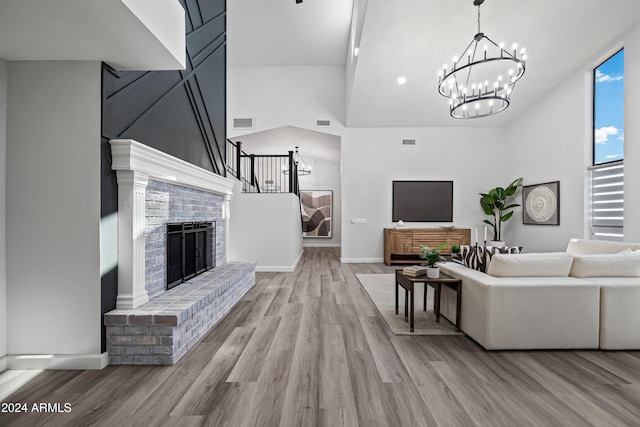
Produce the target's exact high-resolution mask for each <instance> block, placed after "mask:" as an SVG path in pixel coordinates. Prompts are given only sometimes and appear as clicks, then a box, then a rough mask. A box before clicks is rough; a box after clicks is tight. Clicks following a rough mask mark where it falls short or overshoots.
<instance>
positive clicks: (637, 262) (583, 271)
mask: <svg viewBox="0 0 640 427" xmlns="http://www.w3.org/2000/svg"><path fill="white" fill-rule="evenodd" d="M569 275H570V276H572V277H640V252H627V253H618V254H591V255H577V256H574V257H573V265H572V266H571V272H570V273H569Z"/></svg>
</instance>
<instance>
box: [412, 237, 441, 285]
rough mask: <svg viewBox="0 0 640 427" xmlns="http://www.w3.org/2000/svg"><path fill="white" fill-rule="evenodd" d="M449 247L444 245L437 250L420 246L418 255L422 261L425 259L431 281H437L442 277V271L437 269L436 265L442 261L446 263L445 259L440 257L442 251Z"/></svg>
mask: <svg viewBox="0 0 640 427" xmlns="http://www.w3.org/2000/svg"><path fill="white" fill-rule="evenodd" d="M446 247H447V245H445V244H442V245H440V246H438V247H437V248H435V249H433V248H430V247H429V246H423V245H420V250H421V251H422V252H420V254H419V255H418V256H419V257H420V259H424V260H425V261H426V262H425V264H427V277H428V278H430V279H437V278H438V277H440V269H439V268H438V267H436V264H437V263H438V262H440V261H445V259H444V257H443V256H442V255H440V251H441V250H443V249H444V248H446Z"/></svg>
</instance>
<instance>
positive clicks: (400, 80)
mask: <svg viewBox="0 0 640 427" xmlns="http://www.w3.org/2000/svg"><path fill="white" fill-rule="evenodd" d="M406 82H407V78H406V77H405V76H402V77H398V84H399V85H403V84H405V83H406Z"/></svg>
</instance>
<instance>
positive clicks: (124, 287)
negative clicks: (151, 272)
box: [116, 170, 149, 309]
mask: <svg viewBox="0 0 640 427" xmlns="http://www.w3.org/2000/svg"><path fill="white" fill-rule="evenodd" d="M116 175H117V178H118V298H117V300H116V308H121V309H131V308H136V307H139V306H141V305H142V304H144V303H146V302H148V301H149V295H148V294H147V289H146V287H145V273H144V268H145V241H144V230H145V195H146V188H147V185H148V184H149V175H147V174H145V173H142V172H137V171H127V170H119V171H117V173H116Z"/></svg>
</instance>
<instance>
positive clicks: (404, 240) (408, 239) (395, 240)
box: [390, 230, 413, 254]
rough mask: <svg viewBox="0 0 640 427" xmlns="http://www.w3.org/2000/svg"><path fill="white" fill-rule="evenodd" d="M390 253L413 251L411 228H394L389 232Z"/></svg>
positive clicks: (408, 252) (409, 252)
mask: <svg viewBox="0 0 640 427" xmlns="http://www.w3.org/2000/svg"><path fill="white" fill-rule="evenodd" d="M390 244H391V253H392V254H411V253H413V232H412V231H411V230H395V231H394V232H393V233H391V242H390Z"/></svg>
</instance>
